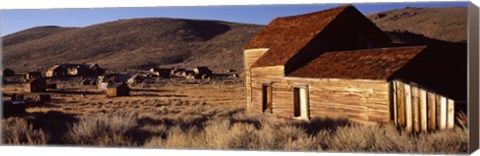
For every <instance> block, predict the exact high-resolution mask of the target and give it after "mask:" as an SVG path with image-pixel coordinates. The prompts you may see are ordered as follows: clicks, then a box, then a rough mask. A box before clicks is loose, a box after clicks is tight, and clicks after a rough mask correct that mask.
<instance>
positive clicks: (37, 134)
mask: <svg viewBox="0 0 480 156" xmlns="http://www.w3.org/2000/svg"><path fill="white" fill-rule="evenodd" d="M2 138H3V143H5V144H30V145H43V144H47V137H46V135H45V133H44V131H43V130H42V129H38V130H35V129H33V126H32V125H31V124H28V123H27V121H26V120H25V119H21V118H9V119H6V120H3V121H2Z"/></svg>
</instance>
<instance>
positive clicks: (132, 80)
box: [127, 74, 144, 84]
mask: <svg viewBox="0 0 480 156" xmlns="http://www.w3.org/2000/svg"><path fill="white" fill-rule="evenodd" d="M143 80H144V77H143V76H141V75H138V74H135V75H133V76H132V77H130V78H128V80H127V83H128V84H134V83H141V82H143Z"/></svg>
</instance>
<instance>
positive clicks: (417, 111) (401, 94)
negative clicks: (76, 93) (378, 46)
mask: <svg viewBox="0 0 480 156" xmlns="http://www.w3.org/2000/svg"><path fill="white" fill-rule="evenodd" d="M391 83H392V84H391V85H392V86H395V89H393V90H392V91H394V92H393V93H392V94H395V96H394V97H395V98H396V99H395V100H392V101H393V102H395V103H392V106H395V107H396V108H394V109H392V110H393V111H396V112H392V113H393V114H395V115H394V116H393V118H394V119H393V120H396V121H397V122H396V124H397V126H398V127H405V129H406V130H407V131H410V132H412V131H413V132H426V131H433V130H437V129H440V130H442V129H451V128H453V127H454V109H455V108H454V101H453V100H452V99H449V98H447V97H445V96H442V95H439V94H437V93H435V92H432V91H430V90H427V89H425V88H422V87H420V86H417V85H416V84H411V83H405V82H402V81H399V80H394V81H392V82H391Z"/></svg>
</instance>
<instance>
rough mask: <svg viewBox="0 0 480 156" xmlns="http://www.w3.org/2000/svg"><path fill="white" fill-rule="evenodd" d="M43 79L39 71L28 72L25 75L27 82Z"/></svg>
mask: <svg viewBox="0 0 480 156" xmlns="http://www.w3.org/2000/svg"><path fill="white" fill-rule="evenodd" d="M41 77H42V73H41V72H39V71H35V72H27V74H25V80H27V81H28V80H32V79H36V78H41Z"/></svg>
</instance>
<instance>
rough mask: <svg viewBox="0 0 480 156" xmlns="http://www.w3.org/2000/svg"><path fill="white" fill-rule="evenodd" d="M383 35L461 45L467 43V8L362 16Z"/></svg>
mask: <svg viewBox="0 0 480 156" xmlns="http://www.w3.org/2000/svg"><path fill="white" fill-rule="evenodd" d="M366 16H367V17H368V18H369V19H370V20H371V21H372V22H374V23H375V24H376V25H377V26H378V27H379V28H380V29H382V30H383V31H386V32H396V33H400V32H407V33H413V34H419V35H423V36H425V37H428V38H431V39H435V40H441V41H449V42H462V41H466V40H467V8H465V7H448V8H404V9H397V10H390V11H385V12H379V13H373V14H368V15H366Z"/></svg>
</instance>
